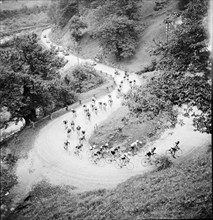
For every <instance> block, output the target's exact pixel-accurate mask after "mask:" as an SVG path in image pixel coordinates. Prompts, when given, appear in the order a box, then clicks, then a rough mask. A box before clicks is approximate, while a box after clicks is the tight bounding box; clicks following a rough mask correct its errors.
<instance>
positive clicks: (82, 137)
mask: <svg viewBox="0 0 213 220" xmlns="http://www.w3.org/2000/svg"><path fill="white" fill-rule="evenodd" d="M84 140H85V136H84V135H82V136H81V137H79V144H83V141H84Z"/></svg>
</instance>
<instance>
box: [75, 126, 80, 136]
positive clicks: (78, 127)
mask: <svg viewBox="0 0 213 220" xmlns="http://www.w3.org/2000/svg"><path fill="white" fill-rule="evenodd" d="M80 130H81V126H80V125H78V126H77V127H76V131H77V134H78V135H80Z"/></svg>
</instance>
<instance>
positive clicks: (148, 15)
mask: <svg viewBox="0 0 213 220" xmlns="http://www.w3.org/2000/svg"><path fill="white" fill-rule="evenodd" d="M176 3H177V2H176V1H174V0H170V1H169V3H168V4H166V5H165V6H164V8H162V9H160V10H158V11H155V10H154V6H155V2H154V1H150V0H145V1H143V2H141V3H140V6H141V10H140V16H141V18H140V23H141V25H142V27H143V28H144V27H145V29H144V30H143V32H142V33H141V38H140V41H139V43H138V49H137V51H136V54H135V56H134V57H132V58H131V59H126V60H123V62H121V63H120V65H121V66H122V67H123V68H125V69H127V70H129V71H139V70H141V69H142V68H143V67H144V66H145V65H148V64H150V62H151V60H152V57H151V56H150V53H149V52H150V50H151V49H152V48H153V45H154V43H153V39H155V40H156V41H162V42H164V41H166V27H165V24H164V22H163V21H164V19H165V18H166V16H167V14H168V13H171V12H172V11H175V10H176ZM93 14H94V9H88V10H85V11H84V13H83V15H82V17H83V20H85V21H87V24H88V28H87V30H86V31H85V32H84V35H83V38H82V40H81V42H80V47H81V51H80V56H81V57H83V58H90V59H91V58H95V57H96V56H97V57H99V56H103V55H105V54H104V51H103V50H102V49H101V47H100V46H99V44H98V41H97V40H95V39H93V38H91V35H90V34H91V33H92V32H94V31H95V27H94V15H93ZM50 38H51V40H52V41H54V42H57V43H58V44H61V45H62V46H64V47H70V48H71V49H72V50H74V43H73V41H72V39H71V37H70V33H69V24H68V25H66V26H65V27H64V28H63V29H62V30H61V29H59V28H56V29H54V31H53V32H52V33H51V35H50ZM73 52H74V51H73ZM104 59H105V62H111V63H115V62H116V61H115V60H114V58H113V57H110V56H108V57H107V58H104Z"/></svg>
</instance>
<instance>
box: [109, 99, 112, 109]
mask: <svg viewBox="0 0 213 220" xmlns="http://www.w3.org/2000/svg"><path fill="white" fill-rule="evenodd" d="M108 102H109V106H110V107H112V103H113V101H112V99H109V101H108Z"/></svg>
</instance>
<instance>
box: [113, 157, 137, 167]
mask: <svg viewBox="0 0 213 220" xmlns="http://www.w3.org/2000/svg"><path fill="white" fill-rule="evenodd" d="M123 167H126V168H127V169H128V170H132V169H133V168H134V164H133V163H132V162H130V159H125V160H122V159H120V158H119V159H117V160H115V168H117V169H121V168H123Z"/></svg>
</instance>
